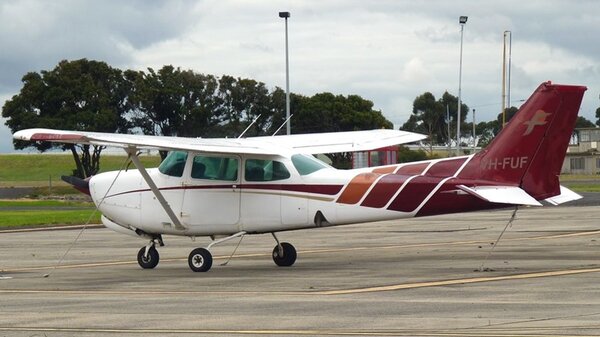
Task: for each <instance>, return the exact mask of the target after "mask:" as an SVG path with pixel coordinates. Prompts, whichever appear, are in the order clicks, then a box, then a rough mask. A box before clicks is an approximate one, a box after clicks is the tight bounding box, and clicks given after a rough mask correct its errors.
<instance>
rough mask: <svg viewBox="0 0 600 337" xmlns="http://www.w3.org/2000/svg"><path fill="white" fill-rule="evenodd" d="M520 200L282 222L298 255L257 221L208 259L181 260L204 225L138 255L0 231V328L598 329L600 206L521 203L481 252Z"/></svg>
mask: <svg viewBox="0 0 600 337" xmlns="http://www.w3.org/2000/svg"><path fill="white" fill-rule="evenodd" d="M511 214H512V211H511V210H500V211H494V212H477V213H470V214H458V215H452V216H439V217H429V218H420V219H410V220H398V221H387V222H379V223H370V224H359V225H352V226H345V227H331V228H323V229H316V230H304V231H298V232H287V233H280V234H279V238H280V239H281V240H283V241H288V242H291V243H293V244H294V245H295V246H296V248H297V249H298V260H297V262H296V264H295V265H294V266H292V267H289V268H281V267H276V266H275V264H274V263H273V261H272V260H271V257H270V252H271V250H272V249H273V246H274V244H275V242H274V240H273V239H272V237H271V236H270V235H259V236H248V237H245V238H244V239H243V241H242V243H241V245H240V247H239V249H238V250H237V252H236V254H235V256H234V258H233V259H232V260H231V261H230V262H229V264H228V265H227V266H221V265H220V264H221V263H223V262H225V261H226V259H227V257H228V256H229V255H230V254H231V253H232V252H233V250H234V248H235V246H236V245H237V241H234V240H232V241H230V242H227V243H224V244H222V245H219V246H216V247H214V248H213V249H212V252H213V255H214V256H215V260H214V264H213V268H212V269H211V270H210V271H209V272H207V273H193V272H191V271H190V269H189V268H188V266H187V255H188V254H189V252H190V251H191V250H192V249H193V248H196V247H202V246H206V245H207V244H208V243H209V240H208V239H206V238H198V239H197V241H196V242H192V241H191V240H190V239H189V238H179V237H171V236H167V237H165V243H166V246H165V247H160V248H159V252H160V254H161V261H160V264H159V265H158V267H157V268H156V269H154V270H143V269H141V268H140V267H139V266H138V265H137V262H136V254H137V250H138V249H139V248H140V247H141V246H143V245H144V244H145V242H144V241H143V240H140V239H136V238H133V237H129V236H125V235H120V234H117V233H113V232H111V231H110V230H108V229H104V228H90V229H86V230H85V231H84V232H83V233H82V234H81V232H80V230H78V229H73V230H40V231H31V230H27V231H17V232H3V233H0V336H192V335H199V336H200V335H202V336H204V335H208V336H306V335H330V336H356V335H364V336H500V337H503V336H557V335H560V336H564V335H567V336H600V282H599V281H600V263H599V258H600V222H599V220H598V219H600V207H597V206H581V207H543V208H526V209H522V210H519V212H518V214H517V218H516V220H515V221H514V222H513V224H512V226H511V227H509V228H508V229H507V230H506V232H505V234H504V236H503V238H502V240H501V241H500V242H499V243H498V244H497V245H496V247H495V249H494V250H493V251H492V253H491V255H490V256H489V258H487V260H486V257H487V256H488V255H489V253H490V251H491V250H492V247H493V246H494V245H493V243H494V242H495V241H496V239H497V238H498V236H499V234H500V233H501V232H502V230H503V229H504V228H505V226H506V224H507V222H508V220H509V218H510V216H511ZM79 234H81V236H80V237H79V240H78V241H77V243H76V244H73V242H74V241H75V239H76V238H77V237H78V235H79ZM69 249H70V250H69ZM67 251H68V253H67V254H66V256H65V258H64V260H63V261H62V262H61V263H60V265H59V266H57V264H58V263H59V260H60V259H61V257H62V256H63V255H65V253H66V252H67ZM481 270H483V271H481ZM45 274H49V276H48V277H43V276H44V275H45Z"/></svg>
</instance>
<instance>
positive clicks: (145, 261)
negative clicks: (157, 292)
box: [137, 246, 160, 269]
mask: <svg viewBox="0 0 600 337" xmlns="http://www.w3.org/2000/svg"><path fill="white" fill-rule="evenodd" d="M145 254H146V247H142V249H140V251H139V252H138V255H137V258H138V263H139V265H140V267H142V268H144V269H153V268H154V267H156V266H157V265H158V261H159V260H160V256H159V255H158V250H156V248H155V247H154V246H152V247H150V249H148V256H144V255H145Z"/></svg>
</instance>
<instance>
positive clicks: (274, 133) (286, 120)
mask: <svg viewBox="0 0 600 337" xmlns="http://www.w3.org/2000/svg"><path fill="white" fill-rule="evenodd" d="M292 116H294V115H290V117H288V118H286V119H285V121H283V123H282V124H281V126H280V127H279V129H277V131H275V132H273V134H272V135H271V137H273V136H275V135H276V134H277V133H278V132H279V130H281V128H283V126H284V125H285V124H286V123H287V122H288V121H289V120H290V119H292Z"/></svg>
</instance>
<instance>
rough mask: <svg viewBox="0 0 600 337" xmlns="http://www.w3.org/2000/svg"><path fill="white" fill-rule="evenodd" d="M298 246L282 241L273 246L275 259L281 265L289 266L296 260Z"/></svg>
mask: <svg viewBox="0 0 600 337" xmlns="http://www.w3.org/2000/svg"><path fill="white" fill-rule="evenodd" d="M296 257H297V254H296V248H294V246H292V244H290V243H287V242H282V243H281V244H280V245H277V246H275V248H273V261H274V262H275V264H276V265H278V266H280V267H289V266H291V265H293V264H294V262H296Z"/></svg>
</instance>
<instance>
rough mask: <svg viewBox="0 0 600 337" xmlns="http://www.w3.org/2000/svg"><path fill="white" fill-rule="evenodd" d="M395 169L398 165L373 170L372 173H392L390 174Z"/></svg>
mask: <svg viewBox="0 0 600 337" xmlns="http://www.w3.org/2000/svg"><path fill="white" fill-rule="evenodd" d="M397 168H398V165H395V166H386V167H379V168H376V169H374V170H373V173H381V174H386V173H392V172H394V171H396V169H397Z"/></svg>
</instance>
